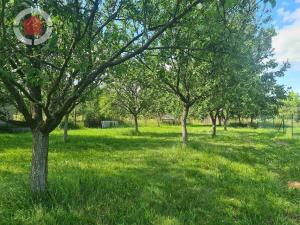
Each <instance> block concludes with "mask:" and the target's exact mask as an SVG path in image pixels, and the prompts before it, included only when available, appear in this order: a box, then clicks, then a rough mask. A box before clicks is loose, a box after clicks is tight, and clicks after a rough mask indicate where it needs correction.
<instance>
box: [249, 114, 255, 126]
mask: <svg viewBox="0 0 300 225" xmlns="http://www.w3.org/2000/svg"><path fill="white" fill-rule="evenodd" d="M253 120H254V118H253V116H251V118H250V125H251V126H253Z"/></svg>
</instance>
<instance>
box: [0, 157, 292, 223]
mask: <svg viewBox="0 0 300 225" xmlns="http://www.w3.org/2000/svg"><path fill="white" fill-rule="evenodd" d="M61 167H62V168H61V169H63V170H64V175H63V176H61V175H59V174H50V176H49V183H50V189H49V194H50V198H48V199H47V200H43V201H42V202H34V201H33V200H32V198H31V197H30V193H27V192H26V193H25V194H26V197H28V199H27V200H26V199H24V198H22V202H20V201H11V200H12V198H11V196H16V197H15V199H16V200H17V196H19V195H20V194H22V195H24V193H18V192H17V191H21V190H22V188H20V189H18V188H17V189H14V190H7V192H8V193H7V196H9V197H7V198H6V200H5V201H4V202H3V201H2V205H3V206H4V207H7V206H9V209H18V213H19V215H23V216H19V217H17V218H14V217H13V215H14V214H13V213H12V212H11V213H12V214H11V216H12V217H11V220H7V221H6V222H8V223H7V224H13V223H12V222H18V223H19V224H27V223H26V221H30V222H31V223H32V224H47V225H52V224H64V225H68V224H70V225H71V224H72V225H77V224H90V225H93V224H95V225H96V224H143V225H144V224H145V225H146V224H182V225H186V224H195V225H196V224H212V225H214V224H220V221H221V224H237V223H238V224H257V225H260V224H293V223H292V218H293V217H295V218H296V214H295V211H294V210H290V211H289V212H287V211H286V210H285V206H284V205H282V204H280V202H282V201H284V202H289V204H291V201H290V200H289V199H286V198H285V196H284V194H283V192H282V191H281V189H280V188H279V187H278V184H276V181H275V180H273V179H272V178H266V179H264V180H259V179H256V177H251V175H247V174H240V173H237V171H235V170H232V169H231V168H229V167H227V166H225V165H222V164H220V165H218V168H217V169H218V171H219V174H218V175H208V174H205V173H203V172H202V171H201V170H199V169H201V168H203V167H200V168H199V167H197V166H184V165H180V164H173V163H170V161H169V160H168V159H165V158H161V157H159V156H155V155H154V156H151V157H149V158H147V159H146V161H145V162H144V163H142V164H141V165H140V166H139V167H138V168H130V169H128V168H120V169H118V170H115V171H111V173H109V174H107V173H105V172H104V171H103V172H102V173H101V171H98V170H94V169H91V168H90V169H83V168H79V167H78V168H70V167H65V166H63V165H62V166H61ZM12 192H13V193H12ZM23 201H25V203H24V202H23ZM29 212H30V213H29ZM39 215H43V216H40V217H39ZM0 224H1V222H0ZM294 224H296V222H295V223H294Z"/></svg>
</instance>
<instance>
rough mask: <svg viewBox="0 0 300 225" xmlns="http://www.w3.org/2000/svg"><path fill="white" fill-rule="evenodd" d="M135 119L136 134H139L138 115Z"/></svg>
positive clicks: (134, 116)
mask: <svg viewBox="0 0 300 225" xmlns="http://www.w3.org/2000/svg"><path fill="white" fill-rule="evenodd" d="M133 119H134V128H135V132H136V133H138V132H139V123H138V116H137V115H133Z"/></svg>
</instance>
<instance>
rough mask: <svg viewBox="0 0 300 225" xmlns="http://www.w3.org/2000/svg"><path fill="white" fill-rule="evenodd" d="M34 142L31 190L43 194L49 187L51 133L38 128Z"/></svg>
mask: <svg viewBox="0 0 300 225" xmlns="http://www.w3.org/2000/svg"><path fill="white" fill-rule="evenodd" d="M32 143H33V146H32V168H31V190H32V192H33V193H37V194H41V193H43V192H45V191H46V189H47V176H48V148H49V134H48V133H43V132H42V131H41V130H40V129H39V128H36V129H35V130H33V131H32Z"/></svg>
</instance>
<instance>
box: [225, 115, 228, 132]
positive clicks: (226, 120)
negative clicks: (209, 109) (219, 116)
mask: <svg viewBox="0 0 300 225" xmlns="http://www.w3.org/2000/svg"><path fill="white" fill-rule="evenodd" d="M227 122H228V119H227V118H224V130H225V131H227Z"/></svg>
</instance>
